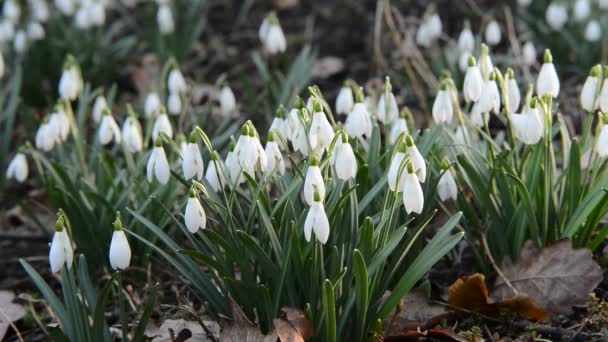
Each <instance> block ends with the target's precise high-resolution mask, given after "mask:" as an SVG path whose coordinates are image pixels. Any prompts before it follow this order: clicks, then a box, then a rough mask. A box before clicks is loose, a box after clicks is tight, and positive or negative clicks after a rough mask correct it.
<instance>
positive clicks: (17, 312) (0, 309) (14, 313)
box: [0, 291, 25, 341]
mask: <svg viewBox="0 0 608 342" xmlns="http://www.w3.org/2000/svg"><path fill="white" fill-rule="evenodd" d="M13 299H15V294H14V293H13V292H11V291H0V341H1V340H2V339H3V338H4V335H5V334H6V332H7V331H8V328H9V327H10V326H11V323H13V322H16V321H18V320H20V319H22V318H23V316H25V309H24V308H23V306H21V305H19V304H16V303H13Z"/></svg>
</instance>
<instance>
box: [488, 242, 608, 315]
mask: <svg viewBox="0 0 608 342" xmlns="http://www.w3.org/2000/svg"><path fill="white" fill-rule="evenodd" d="M500 269H501V270H502V272H503V273H504V275H505V277H506V278H507V279H509V281H510V282H511V284H512V285H513V287H515V288H516V289H517V290H518V291H520V292H522V293H526V294H527V295H528V296H529V297H531V298H534V302H535V303H536V304H538V305H539V306H540V307H542V308H543V309H544V310H546V311H548V312H550V313H552V314H565V315H568V314H570V313H572V312H573V310H572V308H573V307H575V306H586V305H587V299H588V298H589V293H591V292H592V291H593V289H595V287H596V286H597V285H598V284H599V283H600V282H601V281H602V269H601V268H600V266H599V265H598V264H597V263H596V262H595V261H594V260H593V254H592V253H591V251H590V250H589V249H586V248H578V249H574V248H573V247H572V242H571V241H570V240H561V241H558V242H556V243H554V244H552V245H550V246H548V247H545V248H543V249H542V250H539V248H538V247H536V245H535V244H534V243H533V242H532V241H526V243H525V244H524V247H523V249H522V251H521V253H520V256H519V258H517V260H515V262H513V261H511V260H510V259H509V258H505V259H504V260H503V262H502V264H501V266H500ZM512 294H513V292H512V290H511V289H510V288H509V287H508V286H507V285H506V284H505V282H504V280H503V279H501V278H497V279H496V281H495V283H494V291H493V292H492V297H493V298H496V299H497V300H499V301H504V300H505V299H508V298H509V297H510V296H512Z"/></svg>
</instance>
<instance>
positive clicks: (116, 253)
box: [110, 230, 131, 270]
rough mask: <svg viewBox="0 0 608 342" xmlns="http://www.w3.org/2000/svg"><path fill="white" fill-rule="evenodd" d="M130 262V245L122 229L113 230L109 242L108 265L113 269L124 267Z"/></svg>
mask: <svg viewBox="0 0 608 342" xmlns="http://www.w3.org/2000/svg"><path fill="white" fill-rule="evenodd" d="M130 263H131V247H129V241H128V240H127V236H126V235H125V232H124V231H123V230H120V231H114V234H113V235H112V242H111V243H110V265H111V266H112V268H113V269H115V270H117V269H125V268H127V267H129V264H130Z"/></svg>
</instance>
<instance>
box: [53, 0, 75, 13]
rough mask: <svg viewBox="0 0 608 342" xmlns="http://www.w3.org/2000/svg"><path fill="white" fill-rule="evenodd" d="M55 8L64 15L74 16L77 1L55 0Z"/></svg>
mask: <svg viewBox="0 0 608 342" xmlns="http://www.w3.org/2000/svg"><path fill="white" fill-rule="evenodd" d="M55 7H57V9H58V10H59V12H61V14H63V15H68V16H70V15H72V14H74V10H75V9H76V1H75V0H55Z"/></svg>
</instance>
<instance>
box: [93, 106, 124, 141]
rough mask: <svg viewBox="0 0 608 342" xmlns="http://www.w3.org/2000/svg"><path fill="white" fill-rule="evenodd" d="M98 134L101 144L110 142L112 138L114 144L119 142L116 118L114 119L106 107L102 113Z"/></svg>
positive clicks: (118, 128)
mask: <svg viewBox="0 0 608 342" xmlns="http://www.w3.org/2000/svg"><path fill="white" fill-rule="evenodd" d="M98 135H99V143H100V144H102V145H107V144H109V143H110V142H112V140H114V142H115V143H116V144H120V139H121V136H120V127H118V124H117V123H116V120H114V117H113V116H112V114H111V113H110V111H109V110H107V109H106V110H105V111H104V112H103V114H102V118H101V124H100V125H99V132H98Z"/></svg>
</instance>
